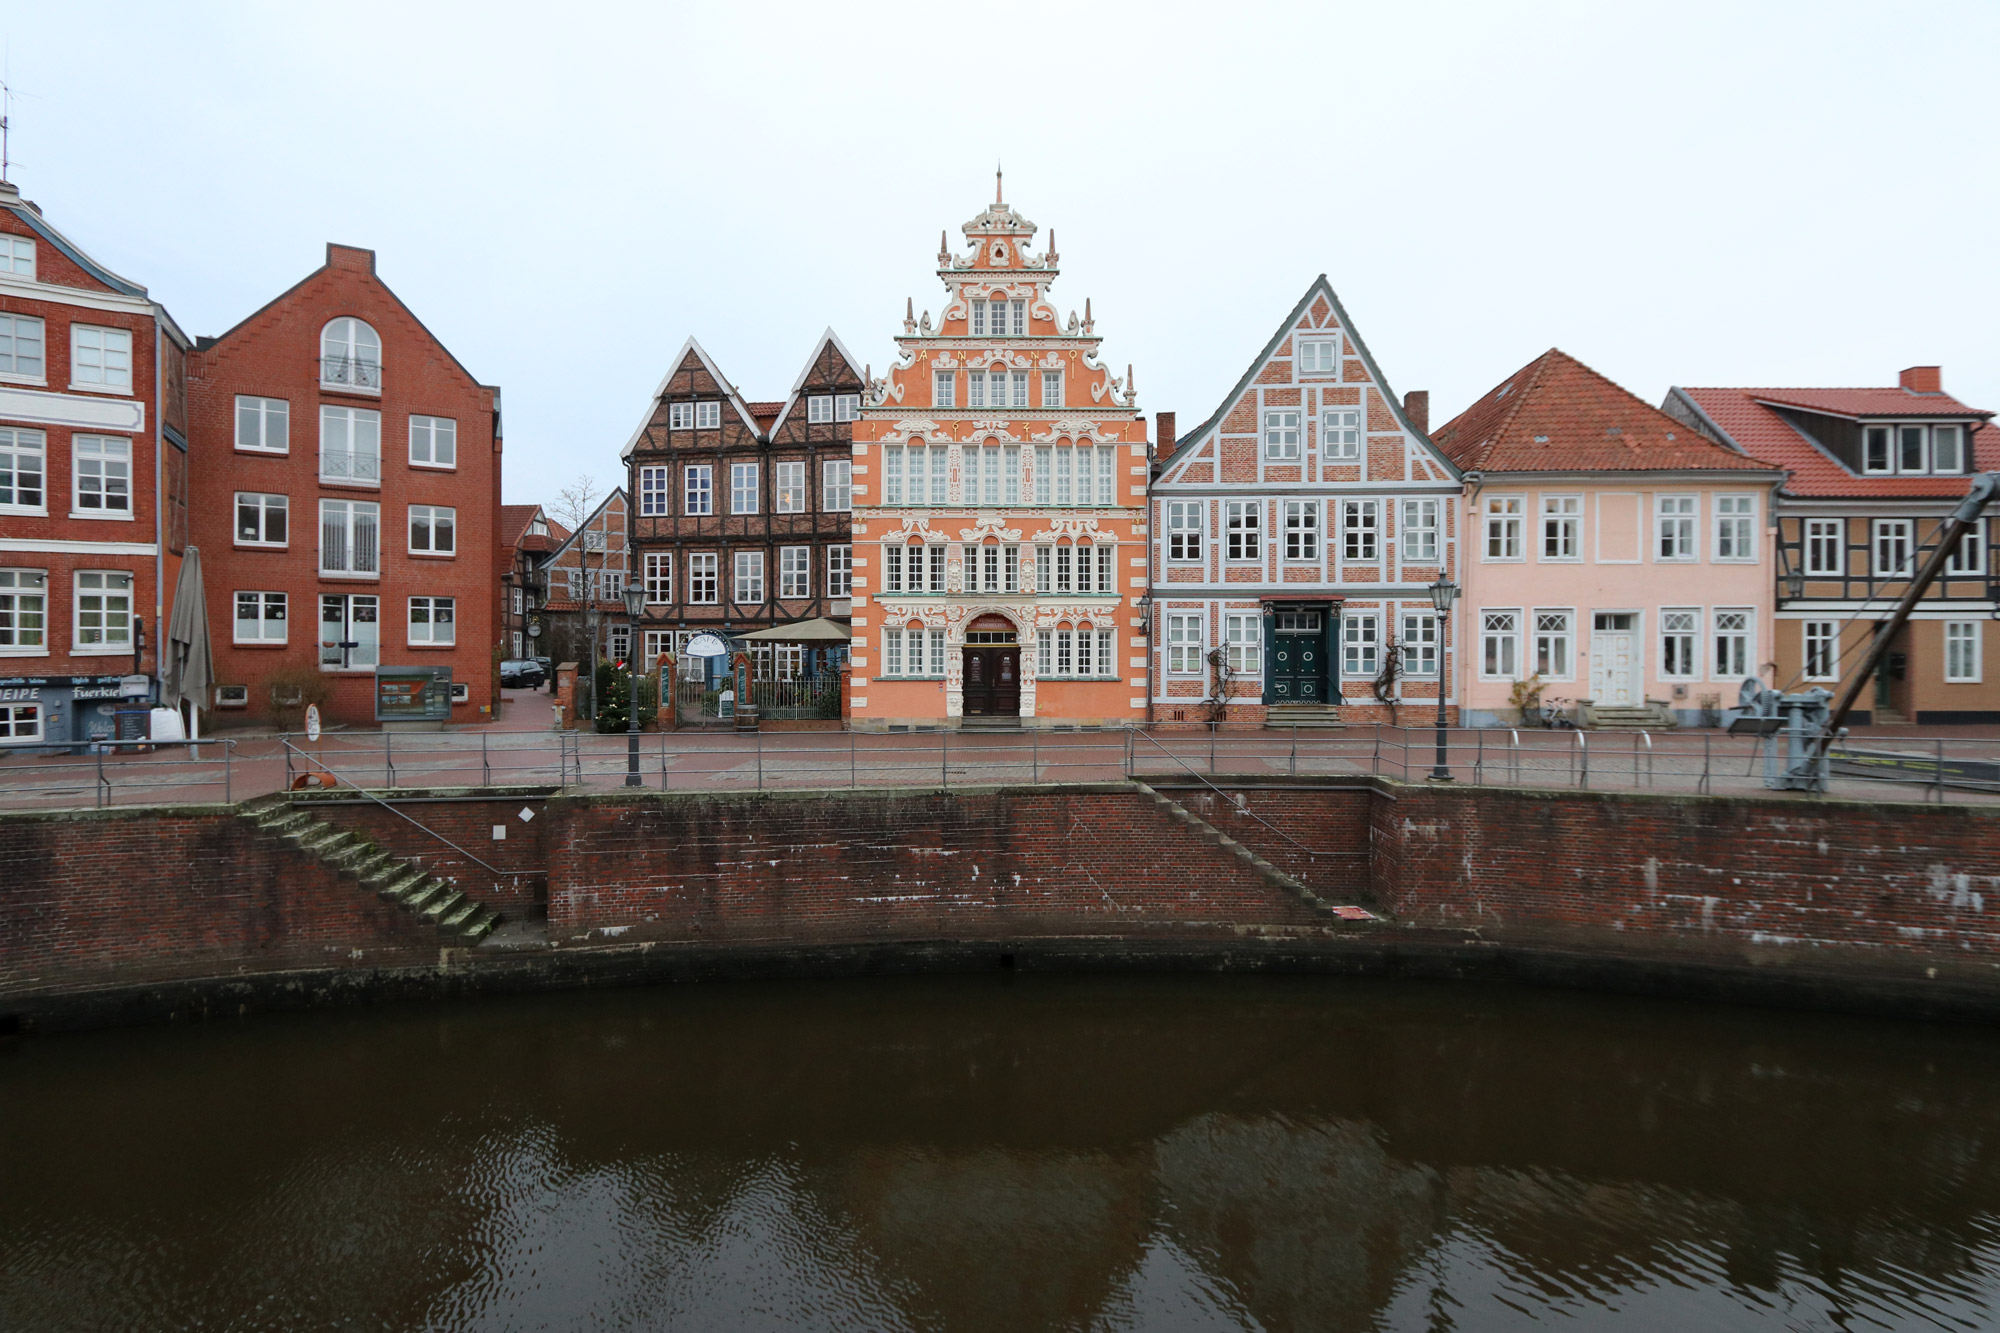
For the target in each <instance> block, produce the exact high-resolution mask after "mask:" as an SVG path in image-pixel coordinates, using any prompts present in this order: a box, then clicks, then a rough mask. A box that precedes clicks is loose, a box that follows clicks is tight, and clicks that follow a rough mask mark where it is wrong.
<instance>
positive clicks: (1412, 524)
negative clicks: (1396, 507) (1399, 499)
mask: <svg viewBox="0 0 2000 1333" xmlns="http://www.w3.org/2000/svg"><path fill="white" fill-rule="evenodd" d="M1402 509H1403V526H1402V533H1401V538H1402V560H1403V563H1404V564H1406V565H1411V564H1422V565H1434V564H1437V563H1438V502H1437V501H1436V500H1435V499H1431V498H1428V497H1426V498H1422V499H1414V500H1411V499H1406V500H1404V501H1403V503H1402Z"/></svg>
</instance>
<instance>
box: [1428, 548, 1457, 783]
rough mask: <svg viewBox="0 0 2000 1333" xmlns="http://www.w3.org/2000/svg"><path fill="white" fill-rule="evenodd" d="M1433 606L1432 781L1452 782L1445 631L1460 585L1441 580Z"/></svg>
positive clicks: (1433, 592) (1434, 592)
mask: <svg viewBox="0 0 2000 1333" xmlns="http://www.w3.org/2000/svg"><path fill="white" fill-rule="evenodd" d="M1430 592H1431V606H1432V607H1434V608H1435V609H1436V610H1437V615H1438V711H1437V764H1436V766H1435V767H1433V768H1432V769H1431V781H1433V782H1450V781H1451V780H1452V778H1451V768H1450V766H1449V765H1447V764H1446V763H1445V740H1444V694H1445V682H1446V681H1447V680H1448V679H1449V673H1447V672H1446V670H1445V644H1446V639H1445V630H1446V628H1447V626H1449V624H1450V623H1451V604H1452V603H1453V602H1455V601H1457V600H1458V585H1457V584H1456V583H1453V582H1452V581H1451V580H1450V579H1449V578H1440V579H1439V580H1438V581H1437V582H1436V583H1433V584H1432V585H1431V588H1430Z"/></svg>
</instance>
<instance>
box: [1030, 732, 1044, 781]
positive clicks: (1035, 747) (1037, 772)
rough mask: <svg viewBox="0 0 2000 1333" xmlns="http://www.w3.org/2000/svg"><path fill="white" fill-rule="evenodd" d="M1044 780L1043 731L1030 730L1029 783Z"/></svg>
mask: <svg viewBox="0 0 2000 1333" xmlns="http://www.w3.org/2000/svg"><path fill="white" fill-rule="evenodd" d="M1041 780H1042V729H1041V728H1040V727H1030V728H1028V781H1030V782H1040V781H1041Z"/></svg>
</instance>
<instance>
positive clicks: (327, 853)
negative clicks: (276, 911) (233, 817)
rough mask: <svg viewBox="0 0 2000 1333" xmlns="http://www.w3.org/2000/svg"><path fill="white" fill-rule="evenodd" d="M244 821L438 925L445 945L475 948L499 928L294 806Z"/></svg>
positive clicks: (397, 861)
mask: <svg viewBox="0 0 2000 1333" xmlns="http://www.w3.org/2000/svg"><path fill="white" fill-rule="evenodd" d="M243 818H245V819H248V820H250V821H251V822H252V823H254V824H255V825H256V826H257V828H258V829H260V830H261V831H263V832H265V833H269V834H272V835H274V836H277V837H280V838H283V839H284V840H285V841H287V842H289V843H291V844H292V845H293V846H294V847H297V848H298V849H299V850H300V851H302V852H304V853H305V854H306V855H308V856H310V857H312V858H313V859H315V860H317V861H318V862H319V863H320V864H321V865H323V866H326V867H327V868H328V869H330V870H333V871H335V872H337V873H338V874H340V875H341V876H343V877H344V878H348V879H353V880H356V881H358V882H359V883H360V885H361V887H362V888H364V889H373V890H374V891H375V893H376V896H377V897H379V898H381V899H382V900H383V901H384V902H389V903H394V904H395V905H396V906H397V907H400V908H402V909H403V910H404V911H405V912H408V913H409V914H410V915H411V916H414V917H416V918H417V919H418V920H420V921H424V922H427V923H429V924H430V925H433V926H436V927H437V930H438V933H439V934H440V935H443V936H445V937H446V938H447V939H449V940H452V941H454V942H457V943H462V944H477V943H479V941H481V940H483V939H485V938H486V937H487V936H488V935H490V934H492V933H493V928H494V927H495V926H497V925H499V924H500V913H499V912H497V911H496V910H494V909H493V908H491V907H488V906H486V905H485V904H483V903H481V902H478V901H477V900H475V899H472V898H468V897H467V896H466V895H465V894H463V893H461V892H459V891H458V889H456V888H455V887H453V886H452V885H451V884H450V883H449V882H448V881H446V880H442V879H439V878H438V877H436V876H435V875H431V874H429V873H428V872H426V871H423V870H419V869H418V868H417V867H415V866H413V865H411V864H410V863H409V862H408V861H405V860H404V859H403V858H402V857H400V856H397V855H396V854H395V853H394V852H389V851H385V850H383V849H382V848H380V847H377V846H376V845H375V844H374V843H372V842H370V841H369V840H368V839H367V838H365V837H363V836H362V835H361V834H359V833H350V832H348V831H347V830H345V829H341V828H336V827H335V826H334V825H332V824H329V823H327V822H326V821H325V820H323V819H320V818H318V817H317V816H315V815H313V814H311V813H309V812H308V811H305V810H302V809H299V808H298V807H296V806H291V805H282V804H281V805H274V806H266V807H264V808H262V809H255V810H248V811H245V812H244V813H243Z"/></svg>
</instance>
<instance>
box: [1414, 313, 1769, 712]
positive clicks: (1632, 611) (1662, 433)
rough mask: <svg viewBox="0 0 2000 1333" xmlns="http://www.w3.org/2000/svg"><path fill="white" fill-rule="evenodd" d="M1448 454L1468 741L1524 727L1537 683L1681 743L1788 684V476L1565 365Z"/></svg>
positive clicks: (1525, 375) (1482, 410) (1475, 417)
mask: <svg viewBox="0 0 2000 1333" xmlns="http://www.w3.org/2000/svg"><path fill="white" fill-rule="evenodd" d="M1432 438H1433V440H1434V441H1435V442H1436V444H1437V445H1438V447H1439V448H1440V449H1441V450H1442V451H1443V452H1444V453H1445V454H1446V455H1447V456H1448V457H1450V459H1451V460H1452V462H1453V463H1455V464H1456V465H1457V466H1458V467H1459V468H1460V469H1461V470H1462V471H1463V473H1464V477H1465V492H1464V495H1463V498H1462V499H1461V501H1460V503H1461V504H1462V505H1463V512H1462V522H1463V525H1464V526H1463V529H1462V530H1463V531H1465V532H1466V533H1467V534H1468V542H1467V549H1466V552H1465V557H1464V559H1463V561H1462V562H1461V564H1460V569H1461V570H1462V582H1463V587H1464V592H1463V595H1462V596H1461V598H1460V600H1459V608H1458V623H1459V626H1460V632H1461V633H1462V634H1464V635H1465V638H1466V644H1467V648H1468V651H1467V652H1465V653H1463V654H1461V655H1459V658H1458V664H1457V665H1458V669H1459V671H1460V673H1461V674H1460V680H1459V682H1458V691H1457V693H1458V696H1459V697H1460V698H1461V699H1463V700H1464V701H1465V708H1464V717H1465V720H1466V722H1467V724H1468V725H1475V726H1477V725H1485V726H1496V725H1513V724H1514V723H1516V722H1517V721H1518V720H1519V718H1520V712H1519V702H1520V687H1522V684H1523V682H1526V683H1527V685H1526V688H1528V689H1532V688H1533V687H1535V686H1539V687H1540V689H1541V694H1542V699H1543V704H1544V706H1547V705H1549V704H1550V703H1553V702H1556V701H1561V702H1562V703H1564V704H1571V705H1585V706H1586V707H1587V709H1588V714H1587V716H1588V719H1589V720H1590V721H1592V722H1593V723H1596V724H1598V725H1607V724H1608V725H1621V724H1622V725H1631V726H1640V725H1652V726H1665V725H1669V724H1671V723H1673V722H1678V723H1680V724H1681V725H1690V724H1693V723H1696V722H1698V721H1700V720H1701V719H1702V717H1703V714H1704V710H1705V706H1706V707H1707V708H1714V707H1723V708H1726V707H1730V706H1732V705H1733V704H1734V703H1735V701H1736V697H1737V692H1738V690H1739V689H1740V687H1741V685H1742V682H1743V680H1744V678H1745V677H1747V676H1761V677H1763V678H1764V679H1765V680H1766V681H1767V682H1768V681H1769V680H1770V679H1771V675H1772V672H1771V670H1770V669H1769V667H1768V666H1767V664H1768V663H1769V662H1770V660H1771V657H1772V651H1773V635H1772V614H1773V600H1774V596H1775V582H1774V578H1773V573H1774V567H1773V558H1774V556H1773V551H1774V547H1775V544H1776V543H1775V541H1774V534H1773V531H1772V523H1773V521H1774V520H1773V518H1772V513H1773V508H1772V498H1773V495H1774V493H1775V490H1776V488H1777V486H1778V484H1779V483H1780V482H1781V481H1782V480H1783V477H1784V474H1783V472H1782V471H1780V470H1778V469H1775V468H1773V467H1772V466H1771V465H1770V464H1768V463H1764V462H1760V461H1759V460H1757V459H1754V458H1750V457H1747V456H1745V455H1744V454H1742V453H1739V452H1737V451H1735V450H1733V449H1729V448H1726V447H1725V446H1723V445H1720V444H1717V443H1715V442H1714V441H1712V440H1708V439H1705V438H1703V437H1702V436H1701V435H1700V434H1698V433H1697V432H1696V431H1694V430H1692V429H1690V428H1689V427H1688V426H1687V424H1686V423H1684V422H1680V421H1676V420H1675V419H1673V418H1672V417H1669V416H1667V415H1666V414H1665V413H1663V412H1661V411H1659V410H1658V409H1657V408H1654V407H1652V406H1651V405H1649V404H1647V403H1645V402H1643V401H1641V400H1640V399H1638V398H1636V397H1634V396H1633V395H1632V394H1630V393H1627V392H1626V391H1625V390H1624V389H1621V388H1620V387H1618V386H1617V385H1616V384H1613V383H1612V382H1611V381H1610V380H1608V379H1606V378H1604V377H1603V376H1602V375H1600V374H1598V373H1597V372H1596V371H1594V370H1592V369H1591V368H1590V367H1588V366H1586V365H1584V364H1583V363H1582V362H1580V361H1577V360H1576V359H1574V358H1573V357H1570V356H1568V355H1566V354H1564V353H1563V352H1560V351H1557V350H1554V349H1551V350H1550V351H1548V352H1545V353H1543V354H1542V355H1541V356H1539V357H1537V358H1536V359H1535V360H1533V361H1531V362H1529V363H1528V364H1527V365H1526V366H1523V367H1522V368H1521V369H1520V370H1519V371H1517V372H1515V373H1514V374H1513V375H1510V376H1508V377H1507V379H1505V380H1503V381H1502V382H1501V383H1499V384H1498V385H1496V386H1494V388H1493V389H1492V390H1491V391H1490V392H1488V393H1486V394H1484V395H1483V396H1481V397H1480V399H1479V400H1478V401H1477V402H1475V403H1474V404H1473V405H1472V406H1471V407H1469V408H1467V409H1466V410H1465V411H1464V412H1462V413H1461V414H1460V415H1459V416H1458V417H1457V418H1456V419H1455V420H1453V421H1451V422H1450V423H1449V424H1447V425H1445V426H1444V427H1442V428H1440V429H1439V430H1437V431H1436V432H1434V433H1433V435H1432Z"/></svg>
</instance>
